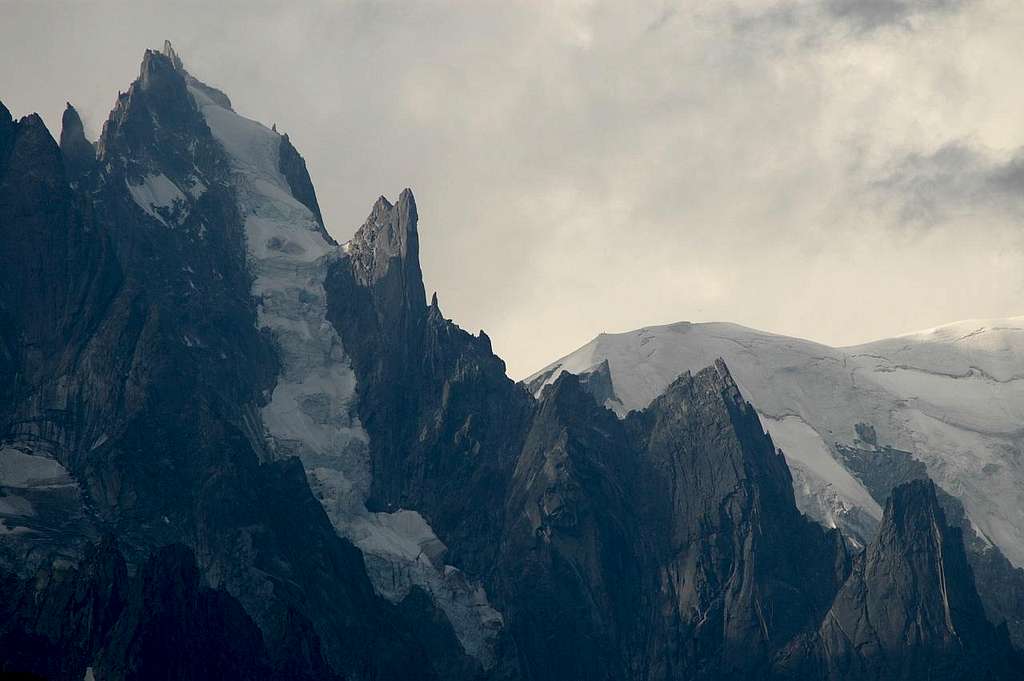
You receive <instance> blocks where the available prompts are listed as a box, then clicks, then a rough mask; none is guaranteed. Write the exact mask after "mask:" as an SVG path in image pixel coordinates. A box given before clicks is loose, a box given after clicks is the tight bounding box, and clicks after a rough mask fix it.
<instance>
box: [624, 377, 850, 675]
mask: <svg viewBox="0 0 1024 681" xmlns="http://www.w3.org/2000/svg"><path fill="white" fill-rule="evenodd" d="M627 425H629V426H630V427H631V429H632V430H633V432H634V433H635V435H634V437H637V438H638V440H639V442H640V443H642V446H643V447H644V450H645V457H644V458H645V460H646V461H647V462H649V463H650V466H649V468H647V469H641V470H642V471H644V473H643V476H642V478H641V480H640V485H639V487H638V489H637V492H636V495H637V498H638V501H639V500H640V499H647V500H649V501H648V503H647V505H646V508H645V511H646V513H647V514H649V516H650V521H649V522H648V523H647V527H652V526H653V527H657V528H661V529H662V531H659V532H656V533H655V534H654V537H655V541H657V539H659V538H660V540H661V541H660V542H659V544H660V546H659V548H660V551H661V553H662V555H663V565H662V567H661V571H662V575H663V577H662V579H663V581H664V582H666V583H667V585H669V586H670V588H671V591H672V594H673V595H672V598H671V601H672V606H673V608H674V613H673V619H674V622H673V626H675V627H678V630H677V631H675V632H673V633H674V634H675V635H676V636H678V637H679V639H680V640H682V641H685V642H686V643H685V644H684V645H683V646H681V648H680V650H679V651H678V653H677V654H678V660H677V661H676V662H675V663H674V665H673V667H674V671H673V673H675V674H678V673H680V672H681V673H682V674H683V675H684V676H687V677H696V678H721V677H723V676H724V677H733V676H736V675H740V674H748V675H755V676H756V675H764V674H765V669H766V665H767V661H768V660H769V659H770V658H771V656H772V655H773V654H774V653H775V652H776V651H778V650H779V649H781V648H782V647H783V646H784V645H785V644H786V643H788V642H789V641H790V640H791V639H792V638H793V637H794V636H796V635H797V634H798V633H799V632H800V631H801V630H803V629H805V628H806V627H808V626H811V625H813V623H814V622H816V621H817V619H818V618H819V617H820V615H821V614H822V613H823V612H824V611H825V609H827V607H828V604H829V602H830V601H831V597H832V595H833V594H834V593H835V589H836V588H837V587H838V585H839V584H841V583H842V581H843V580H844V579H845V577H846V572H847V570H848V559H847V555H846V550H845V546H844V543H843V541H842V540H841V539H840V538H839V536H838V533H835V532H833V533H826V532H825V531H824V530H823V529H822V528H820V527H819V526H817V525H816V524H814V523H812V522H810V521H809V520H807V519H806V518H804V517H803V516H801V515H800V514H799V512H797V510H796V503H795V501H794V499H793V487H792V480H791V478H790V474H789V469H788V468H787V467H786V464H785V460H784V458H783V456H782V454H781V453H780V452H778V451H777V450H776V449H775V446H774V445H773V444H772V441H771V438H770V437H769V436H768V435H766V434H765V433H764V431H763V429H762V428H761V424H760V422H759V420H758V418H757V415H756V414H755V412H754V410H753V408H752V407H751V406H750V405H749V404H748V403H747V402H746V401H745V400H744V399H743V398H742V396H741V395H740V394H739V390H738V389H737V387H736V384H735V382H733V380H732V377H731V376H730V375H729V373H728V370H727V369H726V367H725V364H724V363H722V362H721V361H719V362H718V363H717V364H716V366H715V367H712V368H709V369H706V370H704V371H702V372H700V373H698V374H697V375H696V376H692V377H691V376H690V375H684V376H682V377H680V379H678V380H677V381H676V382H675V383H674V384H673V385H672V386H670V387H669V389H668V390H667V391H666V392H665V394H664V395H662V396H661V397H659V398H658V399H657V400H655V402H654V403H653V404H652V405H651V407H650V408H648V409H647V410H645V411H644V412H642V413H639V414H633V415H631V417H630V419H629V421H628V423H627Z"/></svg>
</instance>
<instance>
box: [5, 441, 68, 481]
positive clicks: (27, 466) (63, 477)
mask: <svg viewBox="0 0 1024 681" xmlns="http://www.w3.org/2000/svg"><path fill="white" fill-rule="evenodd" d="M73 484H74V481H73V480H72V479H71V475H70V474H69V473H68V471H67V469H66V468H64V466H61V465H60V463H58V462H57V461H55V460H54V459H51V458H50V457H48V456H42V455H38V454H28V453H25V452H23V451H21V450H19V449H15V448H13V447H2V448H0V487H20V488H41V487H42V488H45V487H54V486H57V487H63V486H65V485H73Z"/></svg>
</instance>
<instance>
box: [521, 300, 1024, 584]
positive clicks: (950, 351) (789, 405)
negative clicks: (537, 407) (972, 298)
mask: <svg viewBox="0 0 1024 681" xmlns="http://www.w3.org/2000/svg"><path fill="white" fill-rule="evenodd" d="M718 357H721V358H723V359H725V361H726V363H727V364H728V366H729V368H730V369H731V370H732V373H733V376H734V377H735V379H736V381H737V383H738V384H739V385H740V388H741V389H742V390H743V393H744V395H745V396H746V397H747V398H748V399H749V400H750V401H751V402H752V403H753V404H754V406H755V407H756V408H757V410H758V413H759V414H760V415H761V421H762V423H763V425H764V426H765V428H766V429H767V430H768V431H769V432H770V433H771V435H772V438H773V439H774V440H775V443H776V445H777V446H778V447H779V448H780V449H782V450H783V451H784V452H785V454H786V458H787V460H788V462H789V464H790V467H791V468H792V469H793V473H794V488H795V491H796V494H797V500H798V503H799V505H800V507H801V509H802V510H803V511H804V512H806V513H808V514H809V515H811V516H813V517H815V518H816V519H818V520H819V521H821V522H823V523H824V524H826V525H835V524H839V525H842V526H844V527H846V528H847V529H852V530H854V531H858V530H861V529H863V530H870V526H871V522H872V519H877V518H878V517H879V516H880V510H879V507H878V504H877V502H876V501H875V500H874V499H872V497H871V496H870V495H869V494H868V492H867V490H866V489H865V487H864V485H862V484H861V483H860V481H859V480H858V479H857V478H856V477H854V475H852V474H851V472H849V471H848V470H847V469H846V468H844V466H843V465H842V464H841V463H840V462H841V461H842V460H843V459H842V457H841V456H839V448H840V447H850V448H855V449H858V450H861V451H868V452H871V453H873V454H876V455H878V456H879V457H882V456H885V455H886V452H888V451H889V449H888V448H893V449H897V450H904V451H907V452H910V453H911V454H912V455H913V457H914V458H916V459H917V460H919V461H921V462H923V463H924V464H925V465H926V466H927V470H928V474H929V475H930V476H931V477H932V478H933V479H934V480H935V481H936V482H937V483H938V484H939V485H941V486H942V487H943V488H944V489H945V490H946V491H947V492H949V493H950V494H953V495H954V496H956V497H958V498H960V500H961V501H962V502H963V504H964V507H965V509H966V510H967V513H968V515H969V516H970V518H971V521H972V522H973V523H974V525H975V527H976V529H977V530H978V531H979V532H980V533H981V534H982V535H983V537H984V538H985V539H987V540H989V541H991V542H993V543H995V544H996V545H998V546H999V547H1000V548H1001V549H1002V550H1003V552H1004V553H1005V554H1006V556H1007V557H1008V558H1009V559H1010V560H1011V561H1012V562H1013V563H1014V564H1016V565H1018V566H1022V565H1024V454H1022V446H1024V428H1022V426H1024V317H1015V318H1011V319H1001V320H977V321H965V322H958V323H956V324H951V325H948V326H943V327H940V328H936V329H931V330H928V331H923V332H920V333H915V334H910V335H907V336H900V337H897V338H892V339H887V340H881V341H877V342H874V343H868V344H866V345H860V346H855V347H847V348H832V347H828V346H825V345H821V344H818V343H813V342H810V341H805V340H800V339H797V338H789V337H786V336H778V335H774V334H770V333H764V332H761V331H755V330H753V329H748V328H744V327H742V326H737V325H734V324H723V323H709V324H691V323H689V322H681V323H678V324H671V325H668V326H658V327H648V328H643V329H639V330H637V331H632V332H628V333H621V334H601V335H600V336H598V337H597V338H595V339H594V340H593V341H591V342H590V343H588V344H587V345H585V346H583V347H582V348H580V349H579V350H577V351H576V352H573V353H572V354H570V355H568V356H566V357H564V358H562V359H560V360H558V361H557V362H555V363H553V364H551V365H550V366H548V367H546V368H545V369H543V370H541V371H539V372H538V373H537V374H535V375H534V376H531V377H530V378H528V379H527V380H526V383H527V384H528V385H530V386H531V388H532V389H534V390H535V391H536V392H539V391H540V390H541V389H542V386H543V385H545V384H547V383H549V382H551V381H553V380H554V379H555V378H556V377H557V375H558V374H559V373H560V372H561V371H562V370H565V371H569V372H572V373H587V372H589V371H593V370H594V369H595V368H596V367H599V366H600V365H601V363H602V362H604V361H605V360H607V362H608V367H609V372H610V377H611V383H612V390H613V392H614V395H613V396H612V397H609V398H608V399H607V400H606V401H605V404H606V406H608V407H609V408H611V409H613V410H614V411H615V412H616V413H617V414H619V415H620V416H624V415H625V414H626V413H627V412H628V411H629V410H631V409H639V408H642V407H644V406H646V405H647V404H648V403H649V402H650V401H651V400H653V399H654V398H655V397H656V396H658V395H659V394H660V393H661V392H662V391H663V390H664V389H665V388H666V387H667V386H668V385H669V383H671V382H672V381H673V380H674V379H675V378H676V377H677V376H678V375H679V374H680V373H682V372H684V371H696V370H698V369H700V368H702V367H705V366H708V365H709V364H711V363H712V362H713V361H714V360H715V359H716V358H718ZM857 424H862V425H861V427H860V430H859V432H858V429H857ZM867 426H869V427H867ZM872 428H873V431H872Z"/></svg>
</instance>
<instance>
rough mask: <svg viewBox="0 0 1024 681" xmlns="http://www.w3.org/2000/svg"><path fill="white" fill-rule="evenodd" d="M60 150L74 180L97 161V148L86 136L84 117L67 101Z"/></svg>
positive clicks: (61, 130)
mask: <svg viewBox="0 0 1024 681" xmlns="http://www.w3.org/2000/svg"><path fill="white" fill-rule="evenodd" d="M60 150H61V153H62V154H64V167H65V168H67V171H68V178H69V179H72V180H73V179H75V178H77V177H79V176H80V175H81V174H82V173H84V172H85V171H86V170H88V169H89V168H90V167H92V165H93V164H94V163H95V161H96V150H95V149H93V146H92V145H91V144H90V143H89V140H87V139H86V138H85V129H84V127H83V126H82V119H81V117H80V116H79V115H78V112H77V111H76V110H75V107H73V106H71V102H68V103H67V108H65V109H64V115H63V116H62V117H61V128H60Z"/></svg>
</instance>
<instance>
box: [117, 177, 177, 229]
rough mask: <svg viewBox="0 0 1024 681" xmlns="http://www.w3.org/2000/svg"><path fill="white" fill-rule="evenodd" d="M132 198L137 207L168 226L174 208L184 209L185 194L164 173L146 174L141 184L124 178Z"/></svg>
mask: <svg viewBox="0 0 1024 681" xmlns="http://www.w3.org/2000/svg"><path fill="white" fill-rule="evenodd" d="M125 184H127V185H128V192H129V193H130V194H131V195H132V200H134V201H135V203H136V204H138V206H139V208H141V209H142V210H144V211H146V213H148V214H149V215H151V216H152V217H154V218H156V219H157V220H159V221H160V222H162V223H163V224H164V225H167V226H168V227H169V226H170V223H169V222H168V220H170V219H171V218H172V215H173V213H174V211H175V210H176V209H179V208H180V209H184V207H185V205H186V203H185V195H184V194H183V193H182V192H181V190H180V189H178V186H177V185H176V184H174V183H173V182H171V180H170V178H168V177H167V176H166V175H164V174H162V173H161V174H159V175H146V176H145V177H144V178H143V179H142V183H141V184H132V183H131V182H128V180H125Z"/></svg>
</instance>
